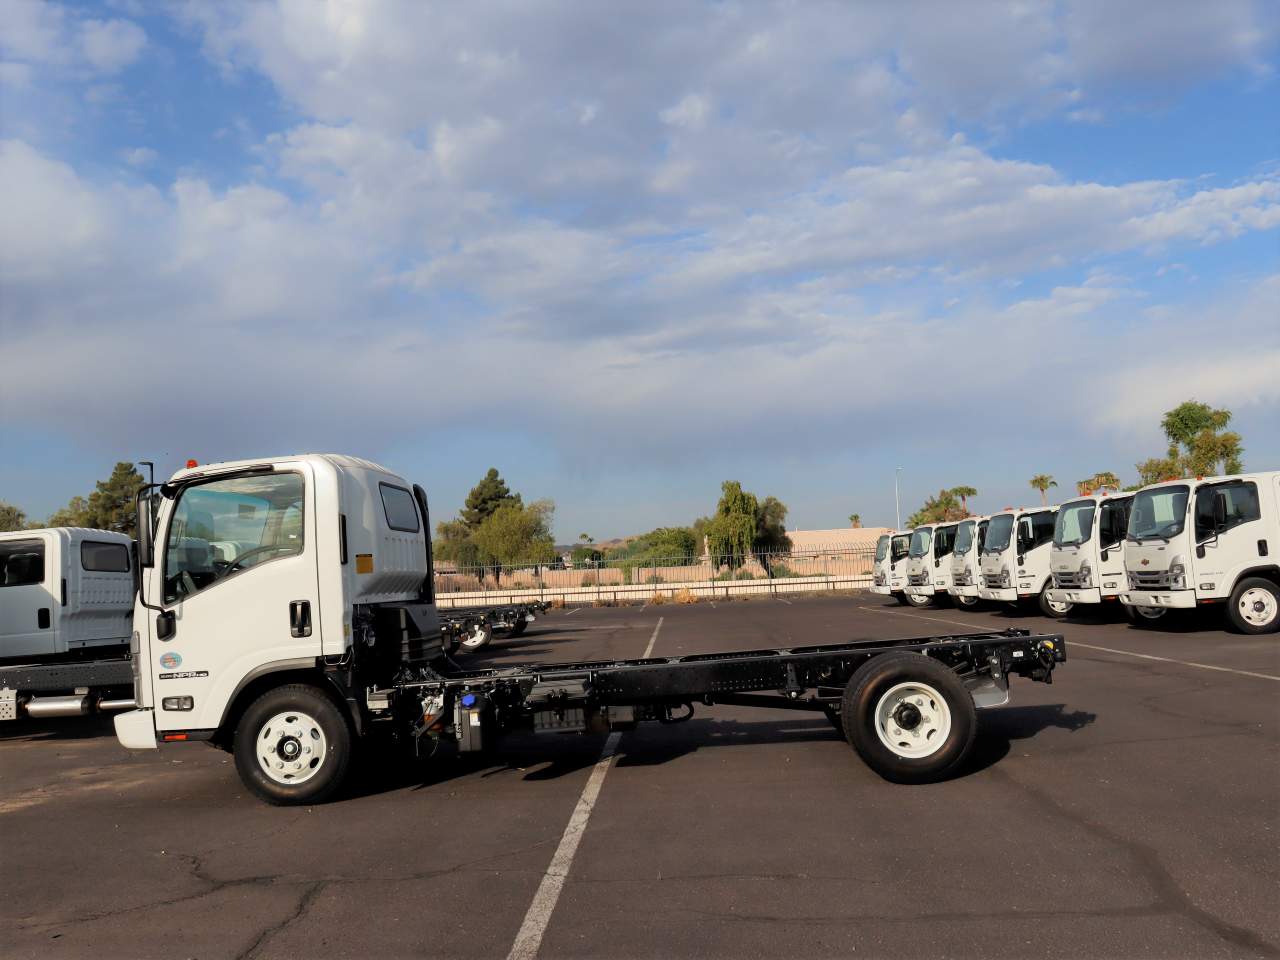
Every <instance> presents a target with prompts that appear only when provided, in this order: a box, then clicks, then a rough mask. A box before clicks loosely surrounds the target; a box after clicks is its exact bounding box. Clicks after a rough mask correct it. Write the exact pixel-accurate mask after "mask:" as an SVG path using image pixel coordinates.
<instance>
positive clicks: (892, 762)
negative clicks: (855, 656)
mask: <svg viewBox="0 0 1280 960" xmlns="http://www.w3.org/2000/svg"><path fill="white" fill-rule="evenodd" d="M840 717H841V719H842V720H843V721H844V733H845V739H847V740H848V741H849V743H851V744H852V745H853V748H854V749H855V750H857V751H858V755H859V756H860V757H862V759H863V760H864V761H866V764H867V766H869V767H870V768H871V769H872V770H874V771H875V772H876V773H878V774H880V776H882V777H884V778H885V779H886V780H891V781H893V782H894V783H933V782H935V781H937V780H943V779H945V778H946V777H948V776H949V775H951V774H952V773H954V772H955V770H956V768H958V767H959V766H960V764H961V763H963V762H964V760H965V758H966V757H967V756H968V755H969V751H970V750H971V749H973V739H974V736H975V734H976V732H977V728H978V719H977V711H976V710H975V709H974V706H973V697H971V696H970V695H969V691H968V690H966V689H965V686H964V684H963V683H962V682H961V681H960V678H959V677H957V676H956V675H955V673H954V672H953V671H951V670H949V669H947V668H946V667H944V666H943V665H942V664H940V663H938V662H937V661H936V660H933V659H931V658H930V657H927V656H924V655H922V654H919V653H886V654H881V655H880V656H878V657H874V658H872V659H871V660H869V661H868V662H867V663H865V664H863V665H862V666H861V667H860V668H859V669H858V670H857V672H855V673H854V675H853V677H851V678H850V680H849V685H848V686H847V687H845V691H844V697H843V698H842V700H841V707H840Z"/></svg>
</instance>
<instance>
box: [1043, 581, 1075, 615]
mask: <svg viewBox="0 0 1280 960" xmlns="http://www.w3.org/2000/svg"><path fill="white" fill-rule="evenodd" d="M1036 603H1037V604H1038V605H1039V607H1040V612H1041V613H1042V614H1044V615H1045V616H1046V617H1048V618H1049V619H1051V620H1061V619H1062V618H1063V617H1066V616H1070V614H1071V610H1072V608H1073V607H1075V604H1074V603H1068V604H1067V605H1066V609H1065V610H1055V609H1053V607H1051V606H1050V605H1049V588H1048V587H1047V586H1046V587H1042V588H1041V589H1040V596H1039V597H1038V598H1037V599H1036Z"/></svg>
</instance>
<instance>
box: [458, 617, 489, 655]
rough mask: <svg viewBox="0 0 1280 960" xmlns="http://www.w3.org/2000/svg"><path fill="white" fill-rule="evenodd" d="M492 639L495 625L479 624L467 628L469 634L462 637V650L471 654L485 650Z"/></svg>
mask: <svg viewBox="0 0 1280 960" xmlns="http://www.w3.org/2000/svg"><path fill="white" fill-rule="evenodd" d="M492 639H493V624H491V623H477V624H474V625H473V626H470V627H467V632H466V633H465V634H463V636H462V648H463V649H464V650H468V651H471V652H475V651H476V650H483V649H484V648H485V647H487V646H488V645H489V641H490V640H492Z"/></svg>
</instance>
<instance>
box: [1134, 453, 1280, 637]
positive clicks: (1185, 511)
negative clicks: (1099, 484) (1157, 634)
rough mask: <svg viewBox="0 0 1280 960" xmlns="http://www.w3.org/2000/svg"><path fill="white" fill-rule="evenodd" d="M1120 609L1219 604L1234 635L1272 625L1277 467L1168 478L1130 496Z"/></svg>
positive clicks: (1277, 569) (1279, 561)
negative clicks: (1227, 474) (1259, 470)
mask: <svg viewBox="0 0 1280 960" xmlns="http://www.w3.org/2000/svg"><path fill="white" fill-rule="evenodd" d="M1124 566H1125V573H1126V578H1127V581H1128V582H1127V584H1126V589H1125V590H1124V592H1122V593H1121V594H1120V600H1121V602H1123V603H1124V604H1125V606H1126V607H1130V608H1136V609H1137V610H1141V611H1145V612H1146V615H1145V616H1143V615H1141V614H1139V615H1138V616H1135V617H1132V618H1131V619H1132V620H1133V622H1134V623H1137V624H1139V625H1141V624H1142V623H1144V622H1147V621H1150V620H1153V619H1155V618H1156V616H1157V614H1156V611H1159V612H1160V613H1164V612H1165V611H1167V610H1186V609H1192V608H1194V607H1197V606H1201V605H1212V604H1225V605H1226V614H1227V618H1228V619H1229V620H1230V622H1231V625H1232V626H1233V627H1235V629H1237V630H1239V631H1240V632H1241V633H1253V634H1260V633H1274V632H1276V631H1277V630H1280V471H1271V472H1268V473H1249V474H1239V475H1235V476H1223V477H1205V478H1196V479H1194V480H1191V479H1187V480H1172V481H1168V482H1165V483H1157V484H1152V485H1151V486H1147V487H1143V488H1142V489H1141V490H1139V491H1138V492H1137V493H1136V494H1135V495H1134V498H1133V507H1132V509H1131V511H1130V514H1129V526H1128V531H1127V538H1126V541H1125V549H1124Z"/></svg>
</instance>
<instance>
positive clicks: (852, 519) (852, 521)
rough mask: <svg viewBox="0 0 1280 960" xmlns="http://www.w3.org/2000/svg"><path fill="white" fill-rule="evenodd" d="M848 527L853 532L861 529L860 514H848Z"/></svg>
mask: <svg viewBox="0 0 1280 960" xmlns="http://www.w3.org/2000/svg"><path fill="white" fill-rule="evenodd" d="M849 526H851V527H853V529H855V530H857V529H858V528H859V527H861V526H862V514H860V513H851V514H849Z"/></svg>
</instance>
